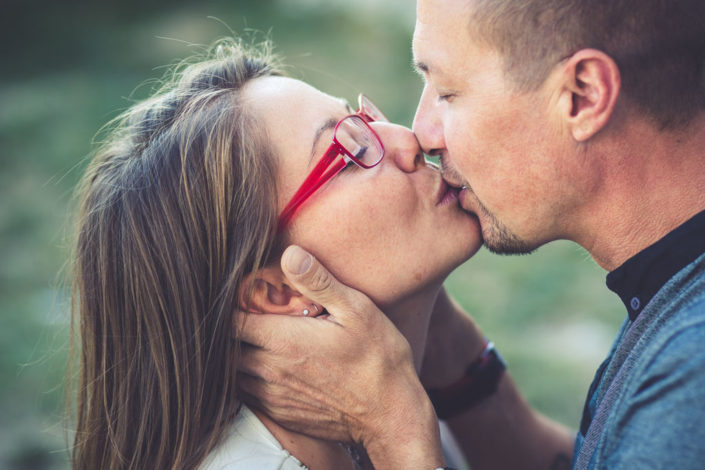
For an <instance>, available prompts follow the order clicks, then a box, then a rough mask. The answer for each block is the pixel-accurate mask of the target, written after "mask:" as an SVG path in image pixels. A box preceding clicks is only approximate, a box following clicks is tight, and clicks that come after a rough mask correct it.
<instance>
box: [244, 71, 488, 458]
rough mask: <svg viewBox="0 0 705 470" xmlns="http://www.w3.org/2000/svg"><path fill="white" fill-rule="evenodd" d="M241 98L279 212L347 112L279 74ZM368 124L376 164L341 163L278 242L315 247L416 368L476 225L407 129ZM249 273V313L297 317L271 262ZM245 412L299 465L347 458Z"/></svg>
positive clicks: (298, 307)
mask: <svg viewBox="0 0 705 470" xmlns="http://www.w3.org/2000/svg"><path fill="white" fill-rule="evenodd" d="M243 99H244V102H245V103H246V105H249V106H251V109H253V110H254V111H253V112H254V113H256V116H257V119H258V120H259V121H260V122H262V123H264V127H265V128H266V133H267V137H268V140H269V142H270V143H271V145H272V146H273V149H274V154H275V155H278V158H279V160H278V165H279V168H278V174H279V180H278V183H277V184H278V188H279V208H280V210H281V209H282V208H283V207H284V206H285V205H286V203H287V201H288V200H289V199H290V198H291V196H292V195H293V194H294V192H295V191H296V190H297V188H298V186H299V185H300V184H301V182H302V181H303V180H304V179H305V178H306V176H307V175H308V173H309V172H310V171H311V169H312V168H313V166H315V164H316V163H317V162H318V160H319V159H320V158H321V157H322V156H323V154H324V152H325V151H326V149H327V148H328V146H329V145H330V143H331V139H332V135H333V127H334V124H335V123H336V122H337V121H338V120H340V119H341V118H343V117H344V116H346V115H348V114H350V113H351V110H350V109H349V107H348V106H347V104H346V103H345V102H344V101H342V100H340V99H337V98H333V97H331V96H329V95H326V94H324V93H322V92H320V91H318V90H316V89H315V88H313V87H311V86H309V85H307V84H305V83H303V82H300V81H298V80H293V79H290V78H283V77H265V78H259V79H256V80H253V81H252V82H250V83H249V84H248V85H247V86H246V87H245V89H244V90H243ZM255 104H256V106H255ZM292 116H295V117H296V118H295V119H292ZM331 124H333V126H331ZM371 126H372V128H373V129H374V130H375V132H376V133H377V134H378V135H379V137H380V139H381V140H382V143H383V145H384V147H385V156H384V158H383V160H382V162H381V163H380V164H379V165H377V166H376V167H374V168H372V169H360V168H358V167H357V166H355V165H350V166H349V167H347V168H345V169H344V170H343V171H342V172H341V173H339V174H338V175H336V176H335V177H334V178H333V179H332V180H331V181H329V182H328V183H327V184H326V185H325V186H324V187H322V188H321V189H319V190H318V191H317V192H316V193H315V194H314V195H313V196H312V197H311V198H310V199H309V200H308V201H306V203H305V204H304V205H302V207H301V208H300V209H299V211H298V212H297V214H296V216H295V217H294V219H293V221H292V224H291V226H290V227H289V228H288V230H287V233H286V234H285V236H286V241H287V244H289V243H295V244H297V245H300V246H302V247H305V248H306V249H308V250H310V251H311V252H312V253H315V255H316V257H317V258H318V259H319V260H321V261H322V262H324V263H326V265H327V266H328V267H329V268H330V269H331V271H332V272H334V273H335V274H336V276H339V278H340V279H344V281H345V282H346V283H347V284H348V285H351V286H355V288H357V289H359V290H361V291H363V292H366V293H367V294H368V295H369V296H370V298H371V299H373V300H374V301H375V302H376V303H377V304H378V305H381V306H383V307H384V309H385V313H386V314H387V316H388V317H389V319H390V320H392V322H393V323H394V324H395V325H396V327H397V328H398V329H399V331H401V332H402V334H403V335H404V336H405V338H406V339H407V340H408V342H409V344H410V346H411V351H412V355H413V360H414V364H415V367H416V369H417V371H418V370H419V369H420V368H421V361H422V358H423V353H424V346H425V342H426V332H427V330H428V322H429V319H430V314H431V311H432V309H433V305H434V302H435V300H436V298H437V296H438V293H439V290H440V288H441V285H442V282H443V280H444V279H445V277H446V276H447V275H448V274H449V273H450V272H451V271H452V270H453V269H454V268H455V267H457V266H458V265H459V264H460V263H462V262H463V261H465V260H466V259H468V258H469V257H470V256H472V255H473V254H474V253H475V252H476V251H477V250H478V249H479V247H480V246H481V244H482V240H481V235H480V232H479V224H478V222H477V219H476V218H475V217H474V216H473V215H471V214H469V213H467V212H465V211H463V210H462V209H461V208H460V207H459V205H458V201H457V197H456V193H455V192H454V191H452V190H450V191H449V189H448V186H447V185H446V184H445V183H444V182H443V180H442V179H441V176H440V172H439V171H438V169H437V168H435V167H434V166H431V165H428V164H426V163H425V162H424V159H423V156H422V154H421V152H420V148H419V146H418V142H417V140H416V138H415V137H414V135H413V134H412V133H411V131H410V130H408V129H406V128H404V127H401V126H398V125H394V124H389V123H372V124H371ZM439 227H443V228H444V230H438V228H439ZM256 277H257V284H258V286H259V287H258V288H256V289H255V293H254V299H253V301H252V305H254V307H255V311H257V312H259V313H281V314H287V315H300V314H301V313H300V312H301V311H302V310H303V308H305V307H306V306H307V305H308V306H310V301H307V299H306V298H305V297H304V296H302V295H301V294H299V293H298V292H297V291H296V290H295V289H294V288H292V286H291V285H290V283H288V282H287V281H286V278H285V277H284V276H283V273H282V271H281V269H280V268H279V265H278V264H277V265H275V266H270V267H267V268H266V269H263V270H262V271H261V272H260V273H258V274H257V275H256ZM314 321H323V320H314ZM255 412H256V413H257V414H258V416H259V417H260V419H261V420H262V421H263V422H264V423H265V425H266V426H267V427H268V429H270V431H271V432H272V433H273V434H274V435H275V437H277V439H278V440H279V441H280V442H281V443H282V444H283V445H284V447H285V448H287V449H288V450H289V451H291V452H292V453H293V454H294V455H295V456H297V458H299V459H300V460H302V461H303V462H304V463H305V464H306V465H307V466H309V468H312V469H315V468H333V467H332V466H331V465H332V464H333V463H337V464H340V465H342V464H343V463H345V462H346V461H347V462H349V458H348V457H347V455H346V454H344V453H343V452H342V450H341V448H340V446H338V445H337V444H336V443H335V442H330V441H323V440H316V439H312V438H310V437H308V436H304V435H301V434H297V433H293V432H291V431H289V430H287V429H285V428H284V427H282V426H279V425H278V424H277V423H275V422H274V421H273V420H271V419H269V418H268V417H267V416H266V415H264V414H262V413H258V412H257V411H255ZM335 468H341V467H338V466H336V467H335Z"/></svg>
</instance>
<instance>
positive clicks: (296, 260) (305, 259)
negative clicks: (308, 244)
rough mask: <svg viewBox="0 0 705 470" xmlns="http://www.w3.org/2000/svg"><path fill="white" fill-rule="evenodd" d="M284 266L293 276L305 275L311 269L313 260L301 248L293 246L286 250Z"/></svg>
mask: <svg viewBox="0 0 705 470" xmlns="http://www.w3.org/2000/svg"><path fill="white" fill-rule="evenodd" d="M285 255H286V259H285V260H284V265H285V266H286V269H287V270H288V271H290V272H291V273H292V274H303V273H305V272H306V271H308V268H310V267H311V263H312V262H313V259H312V258H311V255H310V254H308V253H307V252H305V251H304V250H302V249H301V248H299V247H298V246H291V247H289V248H288V249H287V250H286V254H285Z"/></svg>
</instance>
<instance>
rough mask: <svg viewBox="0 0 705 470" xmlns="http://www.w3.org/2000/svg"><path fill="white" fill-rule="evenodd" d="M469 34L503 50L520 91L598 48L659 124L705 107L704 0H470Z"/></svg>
mask: <svg viewBox="0 0 705 470" xmlns="http://www.w3.org/2000/svg"><path fill="white" fill-rule="evenodd" d="M470 3H471V4H472V9H471V11H472V14H471V27H470V30H471V33H472V34H474V35H475V36H476V37H477V38H479V39H481V40H483V41H485V42H486V43H488V44H489V45H490V46H491V47H493V48H495V49H497V50H498V51H499V52H500V53H501V54H502V55H503V56H504V57H505V61H506V62H505V72H506V73H507V74H508V76H509V78H510V79H511V80H512V81H513V82H514V83H515V84H516V86H517V89H518V90H522V91H528V90H531V89H536V88H538V87H539V86H540V85H541V84H542V83H543V82H544V80H545V79H546V77H547V76H548V73H549V72H550V71H551V69H552V68H553V67H554V66H555V65H556V64H557V63H558V62H560V61H561V60H562V59H565V58H567V57H570V56H571V55H572V54H573V53H575V52H577V51H578V50H580V49H583V48H588V47H589V48H595V49H599V50H601V51H603V52H605V53H607V54H608V55H610V56H611V57H612V58H613V59H614V60H615V62H616V63H617V65H618V67H619V70H620V73H621V77H622V93H623V96H624V97H625V98H626V99H628V100H629V101H630V102H631V103H633V104H634V105H636V106H637V108H638V110H639V111H641V112H643V113H646V114H647V115H649V116H651V117H653V118H654V120H655V121H656V122H657V123H658V124H659V125H660V126H661V127H662V128H676V127H680V126H683V125H685V124H687V123H688V122H690V120H691V119H692V117H693V116H694V115H695V114H696V113H698V112H699V111H701V110H703V109H704V108H705V67H704V65H703V63H704V62H705V60H704V59H705V1H704V0H472V1H471V2H470Z"/></svg>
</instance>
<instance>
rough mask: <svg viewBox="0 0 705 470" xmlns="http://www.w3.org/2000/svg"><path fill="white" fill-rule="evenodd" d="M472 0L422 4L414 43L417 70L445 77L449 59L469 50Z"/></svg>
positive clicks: (425, 0) (437, 0) (428, 0)
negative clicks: (461, 51)
mask: <svg viewBox="0 0 705 470" xmlns="http://www.w3.org/2000/svg"><path fill="white" fill-rule="evenodd" d="M467 3H468V0H419V2H418V4H417V18H416V26H415V28H414V35H413V39H412V52H413V56H414V67H415V68H416V70H417V71H418V72H420V73H423V74H433V75H442V74H443V73H444V69H445V68H446V67H445V66H444V64H446V63H447V62H449V59H450V57H449V55H452V54H454V53H455V52H457V50H458V49H459V48H461V49H464V48H465V47H467V45H468V44H467V42H468V41H469V39H470V38H469V34H468V21H469V18H468V14H469V13H468V7H467Z"/></svg>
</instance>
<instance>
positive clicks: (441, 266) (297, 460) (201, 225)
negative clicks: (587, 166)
mask: <svg viewBox="0 0 705 470" xmlns="http://www.w3.org/2000/svg"><path fill="white" fill-rule="evenodd" d="M174 77H175V78H174V80H173V81H172V82H171V83H170V84H168V85H166V86H165V87H164V89H163V90H161V91H160V92H158V93H157V94H156V95H155V96H153V97H152V98H150V99H148V100H146V101H144V102H142V103H139V104H137V105H135V106H134V107H132V108H131V109H129V110H127V111H126V112H125V113H124V115H123V116H122V117H121V118H120V119H119V120H118V121H117V124H116V125H115V126H114V128H113V129H112V130H111V133H110V136H109V138H108V139H107V141H106V143H105V144H103V146H102V147H101V148H100V149H98V151H97V153H96V156H95V158H94V161H93V162H92V163H91V165H90V167H89V169H88V171H87V173H86V175H85V177H84V180H83V183H82V187H81V194H82V205H81V213H80V216H79V221H78V238H77V244H76V253H75V273H74V284H75V288H74V299H75V306H76V308H75V309H74V310H75V315H76V317H77V321H78V323H79V325H80V334H81V354H80V363H81V370H80V383H79V390H78V401H77V405H76V407H77V421H76V427H77V430H76V437H75V445H74V451H73V464H74V467H75V468H81V469H89V468H90V469H93V468H101V469H112V468H135V469H145V468H150V469H166V468H197V467H200V468H202V469H207V470H212V469H216V468H229V469H236V468H237V469H240V468H260V469H267V468H283V469H288V468H301V467H304V468H310V469H317V468H326V469H327V468H359V467H364V466H365V465H366V463H365V462H364V459H357V458H355V452H354V451H350V449H348V448H345V447H343V446H341V445H339V444H337V443H333V442H328V441H322V440H316V439H312V438H309V437H307V436H304V435H298V434H294V433H292V432H290V431H288V430H286V429H284V428H282V427H280V426H278V425H277V424H276V423H274V422H273V421H272V420H270V419H268V418H267V417H266V416H264V415H262V414H260V413H258V412H256V411H254V412H253V411H252V410H249V409H248V408H247V407H245V406H244V405H241V403H240V402H239V401H238V396H237V387H236V385H237V384H236V382H235V377H236V364H237V360H238V351H239V348H238V325H239V324H240V323H241V321H242V314H241V313H239V312H241V311H249V312H261V313H278V314H285V315H302V316H309V317H311V319H310V321H325V320H324V319H325V315H324V314H325V312H323V311H322V308H321V307H320V306H319V305H316V304H314V303H313V302H311V301H310V300H309V299H306V298H305V297H304V296H302V295H301V294H300V293H298V292H296V291H295V290H294V289H292V288H291V286H290V285H289V284H288V283H287V280H286V278H285V277H284V276H283V275H282V272H281V270H280V268H279V257H280V254H281V251H282V247H285V246H286V245H288V244H290V243H296V244H299V245H301V246H303V247H305V248H307V249H308V250H309V251H311V252H313V253H314V254H315V255H316V256H317V257H318V259H320V260H321V261H322V262H324V263H325V264H326V265H327V266H328V267H329V268H330V269H331V271H333V272H334V273H335V274H336V275H337V276H338V278H339V279H341V280H342V281H344V282H345V283H347V284H348V285H351V286H354V287H356V288H357V289H359V290H362V291H364V292H366V293H367V294H368V295H369V296H370V297H371V298H372V299H373V300H374V301H375V302H376V303H377V304H378V305H380V306H381V307H382V308H383V310H384V311H385V312H387V313H388V315H389V317H390V319H391V320H392V321H393V322H394V323H395V324H396V325H397V327H398V328H399V329H400V331H401V332H402V333H403V334H404V335H405V336H406V338H407V339H408V340H409V343H410V345H411V347H412V351H413V354H414V358H415V362H416V366H417V369H418V368H420V365H421V358H422V356H423V349H424V343H425V335H426V329H427V325H428V321H429V317H430V312H431V310H432V307H433V304H434V301H435V299H436V297H437V295H438V292H439V290H440V289H441V283H442V281H443V279H444V278H445V277H446V276H447V275H448V274H449V273H450V271H451V270H452V269H453V268H455V267H456V266H457V265H459V264H460V263H461V262H463V261H464V260H466V259H467V258H468V257H470V256H471V255H472V254H473V253H474V252H475V251H476V250H477V249H478V248H479V246H480V244H481V241H480V235H479V230H478V226H477V222H476V220H475V219H474V218H473V217H472V216H470V215H467V214H466V213H465V212H463V211H462V210H460V208H459V207H458V204H457V195H456V194H455V192H454V190H452V189H449V188H448V187H447V186H446V185H445V184H444V183H443V181H442V179H441V178H440V175H439V173H438V171H437V169H435V168H433V167H431V166H429V165H427V164H426V163H425V162H424V159H423V155H422V153H421V152H420V149H419V146H418V143H417V141H416V139H415V137H414V136H413V134H412V133H411V132H410V131H409V130H408V129H406V128H403V127H400V126H396V125H392V124H389V123H385V122H379V121H380V120H382V118H383V115H381V113H379V112H378V111H377V110H376V108H374V107H372V106H370V105H366V106H363V109H361V110H360V112H359V113H358V114H355V113H353V112H352V110H351V109H350V107H349V106H347V105H346V104H345V103H344V102H342V101H341V100H339V99H336V98H332V97H330V96H328V95H326V94H324V93H321V92H320V91H318V90H316V89H314V88H312V87H310V86H308V85H306V84H304V83H302V82H299V81H297V80H292V79H289V78H285V77H282V76H281V75H280V74H279V72H278V69H277V68H276V65H275V64H274V63H273V62H272V60H271V58H270V57H269V56H268V54H267V53H266V51H265V52H260V53H253V52H248V51H245V50H244V49H243V48H241V47H240V46H239V45H238V44H237V43H236V42H234V41H221V42H220V44H218V45H217V47H215V48H214V50H213V52H212V53H211V54H210V55H209V56H208V57H207V58H205V59H203V60H201V61H200V62H198V63H195V64H193V65H190V66H188V67H185V68H184V69H183V70H181V71H180V72H179V73H176V74H174ZM350 115H353V116H350ZM346 116H347V117H346ZM375 120H377V122H374V121H375ZM341 162H342V163H341ZM439 227H444V230H438V228H439ZM469 232H470V233H476V234H477V236H476V237H475V238H473V237H469V236H468V233H469ZM458 234H462V236H460V235H458ZM314 317H320V318H314ZM351 456H352V458H351Z"/></svg>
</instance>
